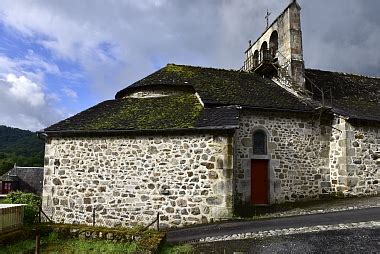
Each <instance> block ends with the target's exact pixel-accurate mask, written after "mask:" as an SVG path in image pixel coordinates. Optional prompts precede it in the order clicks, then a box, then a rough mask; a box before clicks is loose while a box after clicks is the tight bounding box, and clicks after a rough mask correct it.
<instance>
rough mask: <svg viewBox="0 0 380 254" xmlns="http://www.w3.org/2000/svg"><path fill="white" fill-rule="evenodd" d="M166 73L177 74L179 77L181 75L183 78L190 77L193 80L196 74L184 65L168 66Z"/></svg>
mask: <svg viewBox="0 0 380 254" xmlns="http://www.w3.org/2000/svg"><path fill="white" fill-rule="evenodd" d="M164 71H166V72H169V73H176V74H178V75H181V76H183V77H188V78H191V77H192V76H194V72H193V71H192V70H191V69H189V68H186V66H183V65H175V64H168V65H167V66H166V68H165V70H164Z"/></svg>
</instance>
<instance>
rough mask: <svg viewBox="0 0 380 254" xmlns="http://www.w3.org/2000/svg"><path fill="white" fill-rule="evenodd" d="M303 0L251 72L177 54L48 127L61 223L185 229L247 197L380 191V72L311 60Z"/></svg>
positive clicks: (264, 38) (228, 212)
mask: <svg viewBox="0 0 380 254" xmlns="http://www.w3.org/2000/svg"><path fill="white" fill-rule="evenodd" d="M300 11H301V8H300V6H299V5H298V3H297V2H296V1H292V2H291V3H290V4H289V5H288V6H287V7H286V9H285V10H284V11H283V12H282V13H281V14H280V15H279V16H278V17H277V18H276V19H275V21H274V22H273V23H272V24H269V26H268V28H267V29H266V30H265V31H264V33H262V35H261V36H260V37H259V38H258V39H257V40H256V41H255V42H254V43H251V42H250V43H249V47H248V49H247V50H246V51H245V55H246V59H245V61H244V66H243V67H242V68H241V69H240V70H223V69H215V68H204V67H195V66H185V65H176V64H168V65H167V66H165V67H164V68H162V69H160V70H158V71H156V72H154V73H152V74H151V75H149V76H147V77H145V78H143V79H141V80H139V81H137V82H135V83H133V84H131V85H130V86H128V87H126V88H125V89H123V90H121V91H119V92H117V93H116V96H115V99H113V100H108V101H104V102H101V103H99V104H98V105H96V106H94V107H92V108H89V109H87V110H85V111H83V112H81V113H79V114H77V115H75V116H73V117H70V118H68V119H66V120H63V121H61V122H59V123H57V124H54V125H52V126H50V127H48V128H46V129H45V130H44V131H42V132H41V133H40V136H42V137H44V138H45V140H46V146H45V147H46V148H45V167H44V186H43V206H44V209H46V211H47V212H48V213H49V215H50V216H51V217H52V218H53V220H55V221H57V222H62V221H63V222H65V223H87V224H91V222H92V212H93V210H94V209H95V210H96V218H97V220H98V221H102V223H103V224H104V225H107V226H128V225H135V224H145V225H146V224H147V223H148V222H150V221H151V220H152V219H154V217H155V216H156V214H157V212H159V213H160V221H161V225H162V226H166V227H175V226H184V225H188V224H199V223H208V222H211V221H214V220H219V219H221V218H231V217H232V216H233V215H234V213H236V209H237V207H244V206H247V207H250V206H252V205H271V204H277V203H283V202H293V201H303V200H311V199H318V198H322V197H325V196H331V195H336V194H339V195H344V196H359V195H376V194H378V193H379V190H380V184H379V180H380V170H379V169H380V78H372V77H365V76H359V75H354V74H346V73H337V72H329V71H321V70H313V69H305V64H304V60H303V50H302V32H301V22H300Z"/></svg>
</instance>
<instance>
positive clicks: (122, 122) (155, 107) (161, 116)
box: [45, 94, 203, 131]
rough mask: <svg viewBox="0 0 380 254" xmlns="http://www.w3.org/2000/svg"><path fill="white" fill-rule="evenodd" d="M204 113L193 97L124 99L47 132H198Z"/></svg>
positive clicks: (94, 108) (87, 111)
mask: <svg viewBox="0 0 380 254" xmlns="http://www.w3.org/2000/svg"><path fill="white" fill-rule="evenodd" d="M202 109H203V107H202V105H201V104H200V102H199V101H198V99H197V98H196V96H195V95H193V94H187V95H181V96H165V97H156V98H123V99H118V100H109V101H105V102H102V103H100V104H98V105H96V106H94V107H92V108H90V109H88V110H85V111H83V112H81V113H79V114H77V115H75V116H73V117H71V118H68V119H66V120H64V121H62V122H59V123H57V124H55V125H52V126H51V127H49V128H47V129H45V131H60V130H149V129H183V128H184V129H185V128H194V127H196V126H195V125H196V122H197V120H198V119H199V117H200V115H201V112H202Z"/></svg>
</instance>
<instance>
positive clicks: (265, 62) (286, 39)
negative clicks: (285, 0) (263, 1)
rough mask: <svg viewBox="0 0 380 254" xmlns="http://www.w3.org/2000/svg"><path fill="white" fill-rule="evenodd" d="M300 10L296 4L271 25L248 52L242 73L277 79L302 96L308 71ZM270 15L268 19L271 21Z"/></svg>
mask: <svg viewBox="0 0 380 254" xmlns="http://www.w3.org/2000/svg"><path fill="white" fill-rule="evenodd" d="M300 12H301V7H300V6H299V4H298V3H297V1H296V0H292V1H291V3H290V4H289V5H288V6H287V7H286V8H285V10H284V11H283V12H282V13H281V14H280V15H279V16H278V17H277V18H276V19H275V20H274V21H273V23H272V24H268V26H267V28H266V30H265V31H264V32H263V33H262V34H261V36H260V37H259V38H258V39H257V40H256V41H255V42H254V43H253V44H252V43H251V42H250V43H249V47H248V49H247V50H246V51H245V58H246V59H245V61H244V66H243V68H242V69H243V70H244V71H249V72H255V73H257V74H259V75H264V76H266V77H268V78H272V79H276V80H277V81H278V82H281V84H283V85H285V86H287V87H288V88H289V89H292V90H294V91H295V92H303V91H304V84H305V67H304V61H303V49H302V31H301V17H300ZM268 15H269V12H268V11H267V16H266V18H267V19H268Z"/></svg>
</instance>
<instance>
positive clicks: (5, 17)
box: [0, 0, 380, 130]
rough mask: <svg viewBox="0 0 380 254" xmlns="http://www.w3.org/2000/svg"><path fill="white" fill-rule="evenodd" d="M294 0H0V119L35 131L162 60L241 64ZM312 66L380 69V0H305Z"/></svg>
mask: <svg viewBox="0 0 380 254" xmlns="http://www.w3.org/2000/svg"><path fill="white" fill-rule="evenodd" d="M288 3H289V1H288V0H192V1H186V0H124V1H123V0H81V1H77V0H49V1H47V0H44V1H38V0H18V1H14V0H9V1H8V0H1V1H0V88H1V92H0V125H1V124H3V125H8V126H13V127H18V128H22V129H30V130H39V129H42V128H44V127H46V126H48V125H50V124H52V123H54V122H56V121H58V120H61V119H64V118H66V117H68V116H70V115H73V114H75V113H78V112H80V111H82V110H84V109H86V108H88V107H90V106H92V105H94V104H97V103H99V102H100V101H103V100H106V99H112V98H113V97H114V94H115V93H116V92H117V91H118V90H120V89H122V88H124V87H125V86H127V85H129V84H131V83H133V82H134V81H136V80H138V79H141V78H143V77H144V76H146V75H147V74H150V73H152V72H153V71H155V70H157V69H159V68H161V67H163V66H165V65H166V64H167V63H178V64H187V65H197V66H210V67H219V68H227V69H239V68H240V67H241V66H242V63H243V60H244V59H243V58H244V54H243V52H244V50H245V49H246V47H247V45H248V40H250V39H251V40H255V39H256V38H257V37H258V35H259V34H261V32H262V31H263V29H264V28H265V24H266V21H265V19H264V16H265V12H266V9H267V8H268V9H269V11H270V12H271V13H272V15H271V17H270V21H273V19H274V18H276V17H277V16H278V15H279V14H280V13H281V11H282V10H283V9H284V8H285V7H286V6H287V5H288ZM299 3H300V4H301V6H302V14H301V15H302V29H303V43H304V58H305V64H306V66H307V67H308V68H318V69H324V70H334V71H343V72H354V73H360V74H364V75H370V76H380V50H379V45H380V43H379V41H380V16H379V15H378V11H379V10H380V1H376V0H360V1H358V0H318V1H317V0H314V1H310V0H299Z"/></svg>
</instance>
